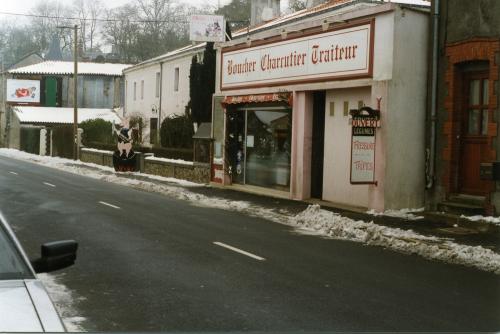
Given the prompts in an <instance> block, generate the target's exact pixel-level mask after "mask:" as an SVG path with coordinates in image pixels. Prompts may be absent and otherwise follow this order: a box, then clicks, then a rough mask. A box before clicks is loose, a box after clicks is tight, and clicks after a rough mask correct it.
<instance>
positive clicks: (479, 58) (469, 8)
mask: <svg viewBox="0 0 500 334" xmlns="http://www.w3.org/2000/svg"><path fill="white" fill-rule="evenodd" d="M432 13H433V17H434V19H433V22H434V23H433V30H434V32H435V33H434V36H435V37H436V40H435V41H434V43H435V45H437V49H436V50H435V53H434V55H433V56H432V58H433V59H435V62H436V63H435V71H433V69H432V65H431V69H430V71H429V73H430V75H431V77H432V76H433V77H434V78H435V80H436V81H435V82H434V85H432V84H431V85H429V86H430V89H429V94H428V96H429V117H428V125H429V126H428V129H429V137H428V138H429V140H428V153H429V155H428V156H429V160H428V161H429V162H430V163H429V164H428V167H429V168H428V173H427V181H428V186H427V188H428V192H427V194H428V203H431V206H434V207H436V206H437V207H438V208H440V209H442V210H449V211H460V212H466V213H470V214H472V213H482V214H493V213H495V212H499V211H500V187H499V184H497V183H496V182H495V181H493V180H488V179H486V178H487V177H488V175H487V174H490V173H491V169H490V170H488V168H489V167H490V166H491V165H488V164H489V163H492V162H494V161H498V160H500V154H499V153H500V145H499V143H498V119H499V117H500V109H499V103H498V95H499V93H500V88H499V85H498V78H499V71H500V68H499V65H500V59H499V58H500V56H499V54H500V16H499V15H496V14H494V13H500V2H498V1H496V0H477V1H461V0H439V1H438V0H435V1H433V5H432ZM436 22H437V23H438V24H437V27H436ZM435 28H437V34H436V29H435ZM429 81H430V82H432V81H431V80H429ZM433 86H434V89H435V90H434V91H433V88H432V87H433ZM433 116H435V117H433ZM433 119H434V120H435V121H433ZM481 165H482V166H483V168H481ZM485 167H486V168H485ZM481 174H482V175H481Z"/></svg>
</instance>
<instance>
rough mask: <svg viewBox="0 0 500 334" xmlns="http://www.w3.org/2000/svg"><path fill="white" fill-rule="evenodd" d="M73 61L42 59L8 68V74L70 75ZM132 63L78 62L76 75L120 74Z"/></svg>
mask: <svg viewBox="0 0 500 334" xmlns="http://www.w3.org/2000/svg"><path fill="white" fill-rule="evenodd" d="M73 66H74V63H73V62H71V61H44V62H42V63H38V64H34V65H29V66H24V67H19V68H16V69H13V70H10V71H9V73H10V74H49V75H72V74H73ZM130 66H132V65H129V64H111V63H83V62H79V63H78V75H107V76H122V75H123V70H124V69H126V68H127V67H130Z"/></svg>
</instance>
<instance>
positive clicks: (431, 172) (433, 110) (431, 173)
mask: <svg viewBox="0 0 500 334" xmlns="http://www.w3.org/2000/svg"><path fill="white" fill-rule="evenodd" d="M434 4H435V6H434V16H433V32H432V36H433V40H432V79H431V80H432V84H431V87H432V88H431V89H432V91H431V142H430V154H429V172H428V174H427V185H426V188H427V189H430V188H432V186H433V185H434V177H435V176H434V173H435V160H436V157H435V155H436V121H437V117H436V114H437V106H436V104H437V72H438V46H439V45H438V41H439V36H438V30H439V29H438V25H439V0H434Z"/></svg>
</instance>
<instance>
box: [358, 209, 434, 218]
mask: <svg viewBox="0 0 500 334" xmlns="http://www.w3.org/2000/svg"><path fill="white" fill-rule="evenodd" d="M424 209H425V208H419V209H401V210H386V211H384V212H377V211H375V210H374V209H372V210H370V211H367V212H366V213H367V214H369V215H372V216H375V217H377V216H387V217H394V218H401V219H406V220H420V219H424V217H422V216H416V215H414V214H413V213H415V212H423V211H424Z"/></svg>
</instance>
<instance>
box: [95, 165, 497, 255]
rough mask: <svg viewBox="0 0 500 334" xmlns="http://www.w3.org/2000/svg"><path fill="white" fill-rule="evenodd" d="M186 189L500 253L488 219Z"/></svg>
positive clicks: (139, 177) (279, 210)
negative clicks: (402, 214)
mask: <svg viewBox="0 0 500 334" xmlns="http://www.w3.org/2000/svg"><path fill="white" fill-rule="evenodd" d="M89 168H91V167H89ZM101 172H102V171H101ZM117 175H119V176H120V177H123V178H132V179H136V180H141V181H146V182H154V183H158V184H164V185H168V186H177V187H181V186H180V185H178V184H175V183H171V182H167V181H161V180H153V179H151V178H149V177H148V176H147V175H140V174H121V173H120V174H117ZM187 190H188V191H190V192H192V193H196V194H200V195H204V196H207V197H217V198H221V199H225V200H229V201H244V202H248V203H250V204H251V205H252V206H260V207H263V208H265V209H269V210H272V211H273V212H275V213H279V214H283V213H285V214H287V215H293V216H295V215H297V214H299V213H300V212H302V211H304V210H306V209H307V208H308V207H309V206H310V205H311V204H318V205H320V206H321V208H322V209H325V210H328V211H331V212H335V213H338V214H340V215H342V216H343V217H347V218H350V219H353V220H361V221H364V222H373V223H375V224H377V225H381V226H386V227H390V228H399V229H401V230H412V231H414V232H416V233H419V234H422V235H424V236H429V237H438V238H446V239H449V240H451V241H454V242H456V243H460V244H464V245H469V246H482V247H484V248H488V249H491V250H492V251H494V252H495V253H500V227H499V226H497V225H494V224H491V223H487V222H473V221H469V220H467V219H464V218H460V217H459V216H455V215H449V214H442V213H438V212H417V213H414V215H415V216H419V217H423V218H422V219H418V220H409V219H404V218H398V217H390V216H374V215H371V214H369V213H367V212H365V211H363V210H361V209H358V208H351V207H345V206H341V205H335V204H334V203H330V202H325V201H320V200H309V201H296V200H290V199H283V198H277V197H271V196H266V195H262V194H255V193H249V192H244V191H241V190H233V189H231V188H230V187H227V188H222V187H216V186H208V185H207V186H200V187H188V188H187Z"/></svg>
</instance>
